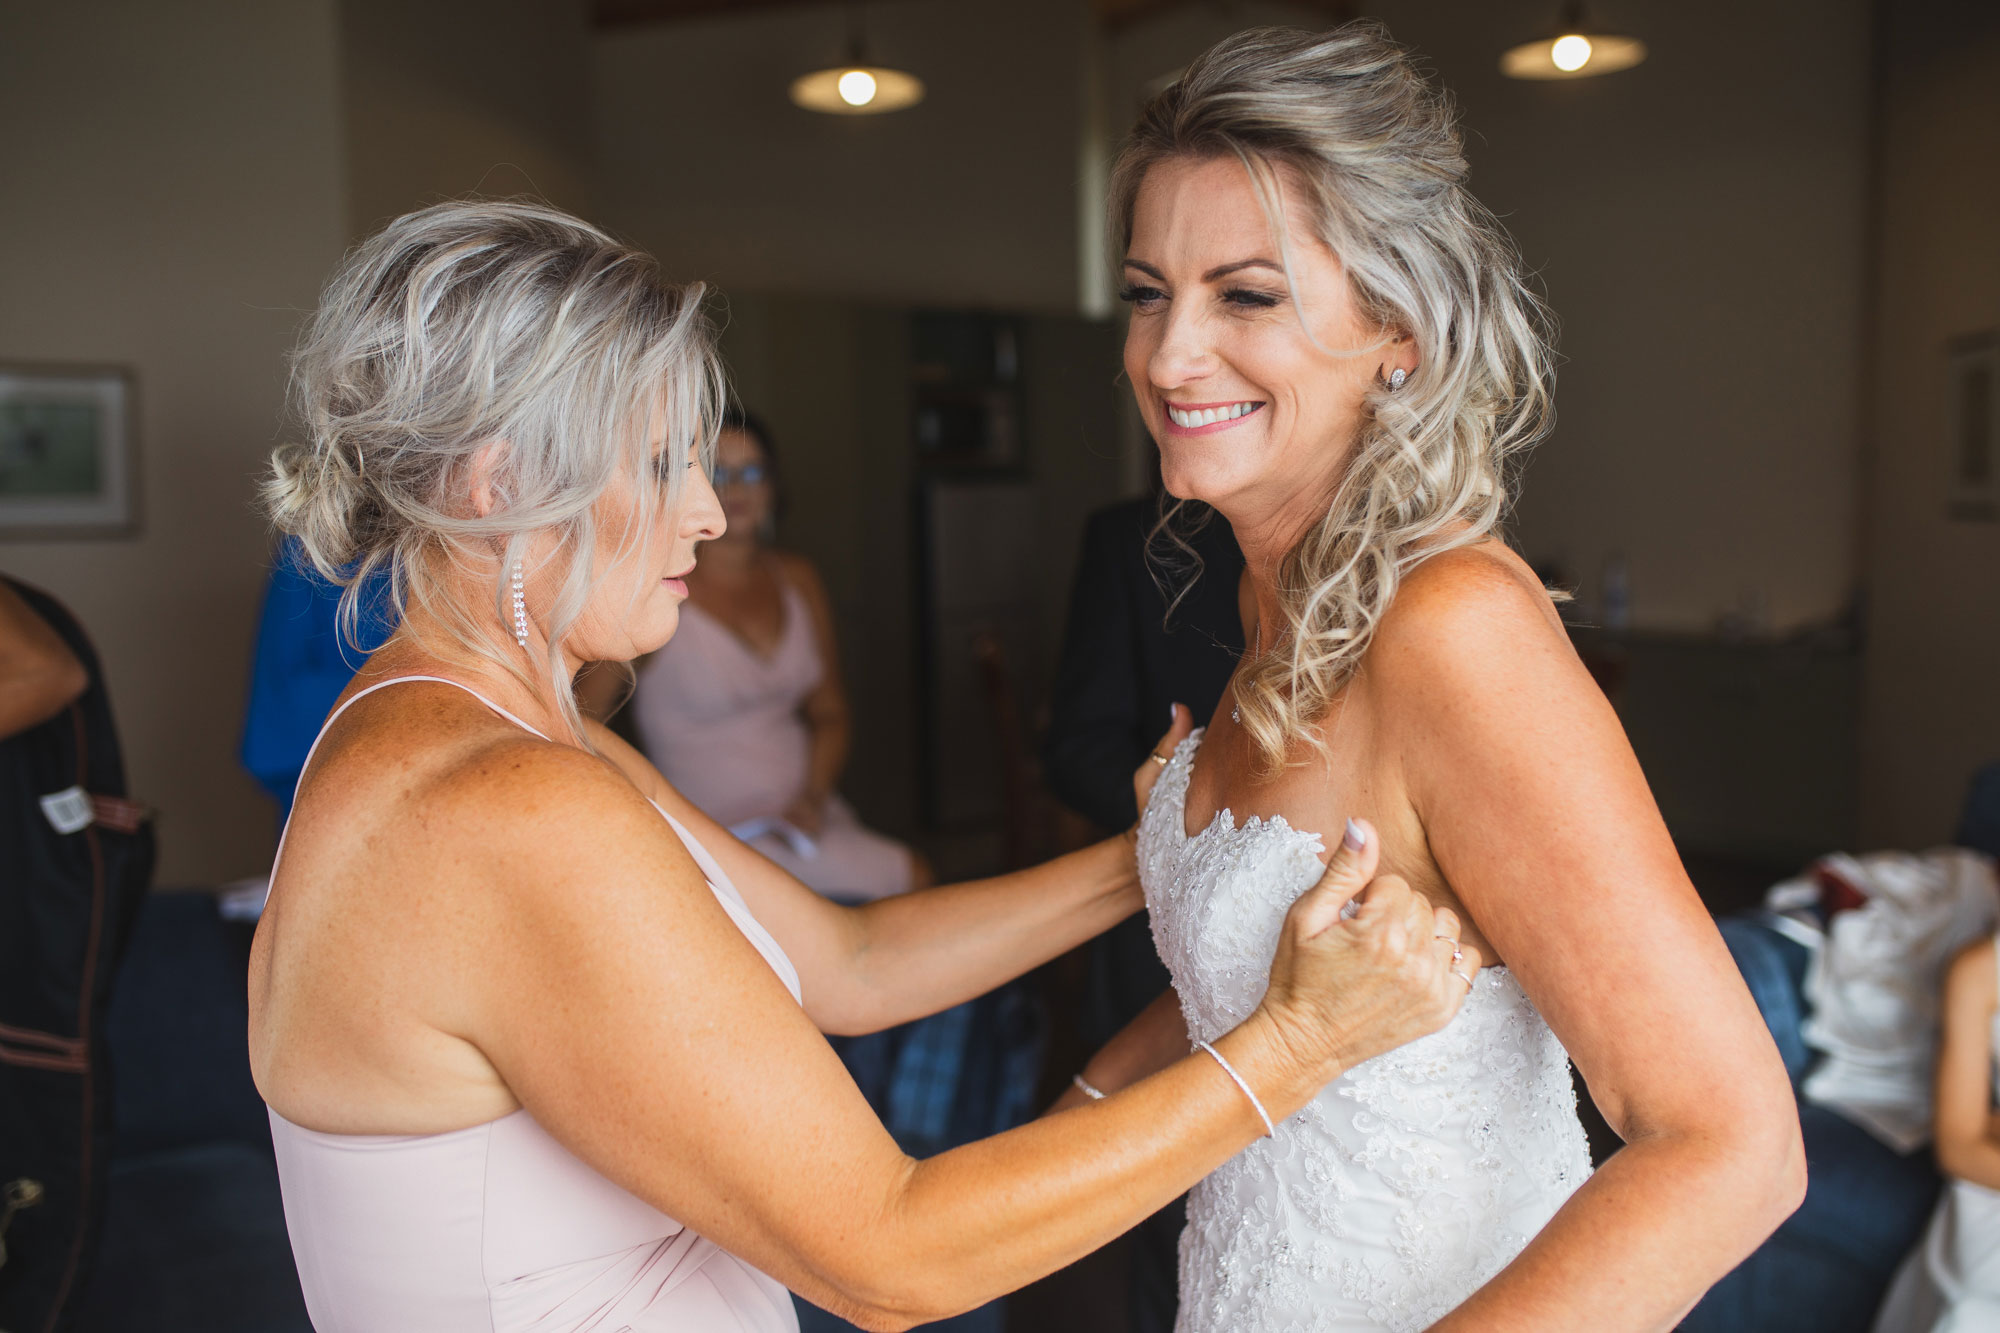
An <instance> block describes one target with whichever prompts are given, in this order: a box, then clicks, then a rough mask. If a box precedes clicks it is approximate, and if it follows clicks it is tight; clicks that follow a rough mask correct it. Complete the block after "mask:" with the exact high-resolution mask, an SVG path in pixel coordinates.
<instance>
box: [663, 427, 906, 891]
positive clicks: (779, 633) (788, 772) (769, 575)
mask: <svg viewBox="0 0 2000 1333" xmlns="http://www.w3.org/2000/svg"><path fill="white" fill-rule="evenodd" d="M715 494H716V498H717V499H718V500H720V501H721V502H722V512H723V516H724V518H725V519H726V520H727V526H726V527H725V529H724V530H723V534H722V535H721V536H720V537H718V538H716V539H715V540H714V541H712V542H707V543H705V544H704V545H703V546H702V549H701V562H700V563H699V564H698V565H696V566H695V570H694V573H692V574H690V575H689V576H688V581H687V584H688V600H687V602H686V604H684V605H683V606H682V607H681V624H680V629H679V631H678V632H677V633H676V634H675V635H674V638H673V642H671V643H669V644H668V645H667V646H666V647H665V648H662V649H661V650H660V651H659V652H657V653H654V654H653V655H652V656H650V657H646V658H643V659H641V661H640V662H639V663H638V664H637V680H636V683H635V685H634V688H633V692H632V702H631V704H630V708H631V710H632V722H633V725H634V727H635V728H636V729H637V731H638V734H639V741H640V748H642V749H643V750H644V751H645V753H646V757H647V758H648V759H650V760H652V761H653V763H654V764H656V765H658V767H659V770H660V773H661V775H662V776H663V777H665V778H666V780H667V781H668V782H670V783H672V784H673V786H674V788H675V790H677V791H679V792H680V793H681V795H683V796H685V797H687V798H688V799H689V800H690V801H693V802H694V803H695V804H696V805H697V806H699V807H701V809H702V810H703V811H704V812H705V813H707V814H708V815H710V816H711V817H713V818H714V819H715V820H716V821H717V822H718V823H722V824H727V825H729V826H730V827H731V828H732V829H733V830H735V831H736V832H737V833H738V835H739V836H741V837H742V838H743V840H744V841H745V842H748V843H749V844H750V845H751V846H752V847H754V848H756V849H757V850H758V851H759V852H761V853H763V854H764V855H765V856H767V857H769V858H770V859H771V860H772V861H775V862H776V863H777V864H778V865H780V866H782V867H784V869H786V870H787V871H789V872H791V874H792V875H794V876H795V877H797V878H798V880H799V881H800V882H801V883H803V884H805V885H806V886H807V887H808V888H811V889H815V890H817V891H818V892H820V893H823V894H826V895H827V896H829V897H832V898H838V899H840V900H842V901H844V902H861V901H866V900H868V899H871V898H880V897H883V896H884V895H887V894H891V893H901V892H903V891H904V890H906V889H912V888H922V887H923V886H924V885H925V884H927V883H929V882H930V872H929V868H928V867H927V866H926V865H925V863H924V862H923V860H922V858H921V857H919V856H917V855H916V853H914V852H913V851H911V849H910V848H908V847H905V846H904V845H903V844H901V843H899V842H895V841H893V840H892V839H889V838H885V837H883V836H882V835H881V834H879V833H872V832H870V831H869V830H868V829H866V828H863V827H862V825H861V821H860V820H858V819H856V818H855V816H854V811H853V810H851V809H849V808H848V805H847V802H846V801H844V800H842V799H841V798H840V795H839V793H838V792H837V791H835V790H834V784H835V782H837V781H838V780H839V777H840V770H841V769H842V767H844V766H845V765H846V763H847V751H848V742H849V736H850V732H851V727H850V723H849V712H848V707H847V691H846V690H845V689H844V688H843V687H842V685H841V679H840V656H839V651H838V648H837V646H836V643H835V639H834V630H833V615H832V612H831V609H830V608H829V607H828V605H827V597H826V588H825V586H824V585H823V584H822V583H821V582H820V577H819V571H817V570H815V569H814V568H813V566H812V562H810V561H809V560H807V559H806V558H805V557H803V556H799V555H794V554H792V553H791V552H789V551H782V550H779V549H777V548H776V547H775V546H773V545H772V544H771V533H772V528H773V526H774V524H775V522H776V519H777V514H778V509H779V506H780V502H781V499H782V496H783V492H782V490H781V483H780V476H779V472H778V458H777V451H776V449H775V448H774V447H773V445H772V442H771V434H770V431H768V430H767V429H766V428H765V427H764V425H763V423H762V422H761V421H759V420H757V419H756V418H755V417H753V416H750V415H748V414H746V413H744V412H742V411H741V410H738V409H732V410H731V411H729V412H728V413H727V414H726V415H725V416H724V418H723V423H722V431H721V433H720V434H719V435H718V436H717V438H716V444H715Z"/></svg>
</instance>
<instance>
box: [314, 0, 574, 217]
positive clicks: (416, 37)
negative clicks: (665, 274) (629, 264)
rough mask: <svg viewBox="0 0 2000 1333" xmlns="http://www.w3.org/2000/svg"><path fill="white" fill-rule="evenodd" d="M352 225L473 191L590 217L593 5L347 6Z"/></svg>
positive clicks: (343, 29) (466, 0)
mask: <svg viewBox="0 0 2000 1333" xmlns="http://www.w3.org/2000/svg"><path fill="white" fill-rule="evenodd" d="M339 9H340V33H341V54H342V60H341V99H342V110H343V113H344V115H345V125H346V135H347V192H348V230H349V235H350V238H351V239H355V240H359V239H360V238H361V237H363V236H366V235H367V234H368V233H369V232H372V231H374V230H375V229H377V228H378V227H380V226H381V225H382V224H383V223H384V222H387V221H388V220H389V219H391V218H394V217H397V216H400V215H401V214H403V213H406V212H408V211H409V210H411V209H413V208H417V207H420V206H422V205H424V204H430V203H435V202H437V201H438V200H440V199H445V198H451V197H455V196H458V195H464V194H473V193H478V194H487V195H517V194H529V195H536V196H539V197H541V198H544V199H547V200H549V201H551V202H553V203H555V204H557V205H559V206H561V207H563V208H567V209H571V210H573V211H576V212H580V213H583V214H585V215H588V214H589V213H590V211H591V202H592V198H591V196H592V190H591V180H590V177H591V165H590V97H589V92H588V81H589V68H588V49H589V36H588V31H587V28H586V23H585V5H584V0H422V3H410V0H340V3H339Z"/></svg>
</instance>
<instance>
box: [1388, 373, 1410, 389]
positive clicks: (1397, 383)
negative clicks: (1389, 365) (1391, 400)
mask: <svg viewBox="0 0 2000 1333" xmlns="http://www.w3.org/2000/svg"><path fill="white" fill-rule="evenodd" d="M1409 377H1410V372H1409V371H1407V370H1405V369H1403V368H1402V367H1401V366H1397V367H1396V368H1395V369H1394V370H1392V371H1390V372H1389V392H1391V393H1394V392H1395V391H1396V390H1398V389H1400V388H1402V387H1403V381H1404V380H1406V379H1408V378H1409Z"/></svg>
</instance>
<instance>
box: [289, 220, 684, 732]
mask: <svg viewBox="0 0 2000 1333" xmlns="http://www.w3.org/2000/svg"><path fill="white" fill-rule="evenodd" d="M714 342H715V339H714V331H713V329H712V327H711V325H710V323H709V321H708V319H707V317H706V315H705V314H704V312H703V289H702V287H701V286H700V285H699V284H694V285H690V286H685V287H683V286H676V285H674V284H672V283H669V282H667V281H665V280H664V279H663V278H662V276H661V274H660V269H659V265H658V264H657V263H656V262H655V261H654V260H653V258H652V257H651V256H650V255H647V254H646V253H645V252H643V251H641V250H638V249H635V248H633V247H632V246H629V245H625V244H623V243H621V242H619V241H616V240H614V239H612V238H611V237H610V236H608V235H606V234H605V233H604V232H602V231H599V230H598V229H597V228H595V227H593V226H591V225H590V224H589V223H586V222H583V221H581V220H580V219H577V218H574V217H571V216H569V215H568V214H566V213H563V212H560V211H558V210H556V209H554V208H550V207H548V206H547V205H544V204H539V203H533V202H524V201H515V200H479V199H468V200H458V201H455V202H451V203H444V204H438V205H436V206H435V207H432V208H426V209H423V210H421V211H418V212H415V213H410V214H407V215H405V216H403V217H400V218H397V219H396V220H395V221H394V222H392V223H390V224H389V225H388V226H387V227H385V228H383V229H382V231H380V232H379V233H377V234H376V235H374V236H372V237H370V238H369V239H368V240H366V241H365V242H363V243H362V244H361V245H360V246H359V247H357V248H356V249H355V250H354V251H353V252H352V253H350V254H349V255H348V256H347V258H346V259H345V261H344V262H343V263H342V264H341V266H340V267H339V269H338V270H336V271H335V273H334V275H333V277H332V278H331V279H330V280H329V281H328V283H327V286H326V290H325V291H324V293H322V295H321V298H320V303H319V308H318V310H317V311H316V312H315V313H314V314H313V316H312V319H311V321H310V322H309V323H308V325H307V326H306V329H305V331H304V333H303V335H302V337H301V339H300V342H299V345H298V348H297V350H296V351H295V352H294V353H293V356H292V384H291V389H292V400H293V405H294V409H295V412H296V416H297V418H298V422H299V425H300V427H301V430H302V434H303V436H304V438H303V439H302V440H299V441H297V442H294V443H287V444H284V445H281V446H280V447H279V448H278V449H277V450H276V451H275V452H274V453H273V454H272V456H271V472H270V475H269V477H268V478H267V479H266V480H265V481H264V483H263V487H262V490H263V497H264V502H265V505H266V507H267V508H268V511H269V513H270V515H271V518H272V521H273V522H274V524H275V525H276V526H277V527H278V528H279V530H281V531H283V532H286V533H289V534H291V535H292V536H295V537H296V538H298V541H299V545H300V547H301V549H302V550H303V553H304V556H305V558H306V560H307V561H308V562H310V563H311V565H312V566H313V567H314V568H315V569H316V570H317V571H318V572H319V573H320V574H321V575H322V576H323V577H325V578H327V579H328V580H330V581H331V582H333V583H335V584H337V585H340V586H341V587H343V588H344V589H345V591H344V593H343V594H342V597H341V608H340V621H341V626H342V631H343V633H344V634H345V636H346V637H347V639H348V640H349V641H350V642H352V641H353V639H354V630H355V626H356V625H357V623H358V616H359V610H358V600H357V599H358V594H359V590H360V588H361V587H362V586H363V585H364V584H365V583H366V582H367V581H368V580H369V579H370V578H371V577H373V576H374V575H375V574H377V573H378V572H386V573H387V575H388V579H389V588H390V598H391V601H392V603H393V606H394V609H395V615H396V618H397V620H398V621H399V622H402V623H404V624H405V626H407V624H408V619H407V614H408V612H409V610H410V609H411V608H412V607H421V608H422V610H423V611H424V613H425V620H426V622H427V623H428V624H432V625H436V626H438V627H440V629H441V630H442V632H443V633H444V634H445V635H446V636H447V637H448V638H449V639H451V640H452V641H453V642H454V643H455V644H456V645H457V646H458V647H459V648H461V649H464V650H467V651H469V652H472V653H474V654H476V655H478V656H480V657H484V658H486V659H487V660H489V661H491V662H494V663H496V664H498V665H499V666H501V667H502V668H504V669H505V670H507V671H509V672H510V673H512V674H513V675H514V676H515V677H516V678H517V679H519V680H521V681H522V683H523V684H525V685H527V686H528V687H529V688H530V689H532V690H535V691H536V693H537V694H542V695H545V696H548V697H552V698H553V700H554V702H555V703H556V705H557V707H558V710H559V711H560V712H561V714H562V715H563V717H564V718H565V719H566V720H567V721H568V723H569V724H570V727H571V730H572V732H573V734H574V735H576V736H577V737H578V738H579V739H581V737H582V734H583V733H582V729H581V724H580V721H579V718H578V713H577V708H576V697H575V693H574V691H573V688H572V681H571V678H570V672H569V666H568V663H567V662H566V661H565V660H564V659H563V656H562V651H561V644H562V641H563V636H564V635H565V634H566V633H567V632H568V631H569V630H570V628H571V627H572V626H573V625H574V624H575V623H576V620H577V618H578V616H579V615H581V614H582V612H583V610H584V608H585V606H586V605H587V603H588V602H589V601H590V598H591V595H592V593H593V591H594V590H595V588H596V586H597V583H598V581H599V580H600V579H601V578H602V577H603V571H601V570H600V569H599V568H598V567H597V565H598V536H599V534H598V527H599V519H598V515H597V513H596V505H597V501H598V500H599V499H600V498H601V497H602V496H603V495H604V494H605V493H606V491H607V490H609V489H610V488H611V487H612V485H613V484H614V482H615V481H616V480H617V479H618V477H619V476H620V474H621V473H622V474H623V475H624V476H625V477H626V478H627V479H629V481H630V484H631V488H632V494H633V495H634V496H635V497H636V502H635V503H634V504H633V506H632V507H631V510H630V513H629V517H628V518H627V520H626V523H625V525H624V530H623V531H622V532H621V533H620V534H619V537H618V544H617V547H616V555H614V557H613V559H612V560H611V561H610V562H609V563H613V564H615V563H616V560H617V559H618V558H622V557H623V555H624V554H626V553H627V552H629V551H634V550H637V549H639V548H640V547H641V546H643V544H644V542H645V541H646V539H647V537H648V536H649V535H650V532H651V530H652V525H653V524H654V522H655V521H656V520H658V519H659V517H660V516H661V515H662V514H665V513H670V512H671V511H672V510H673V509H674V508H675V507H676V505H677V503H678V501H679V498H680V494H681V486H682V483H683V479H684V477H685V473H686V468H687V464H688V463H689V462H690V460H695V461H699V462H700V463H701V464H702V465H703V466H704V467H706V466H709V465H710V464H711V463H712V461H713V454H714V446H715V435H716V431H717V427H718V424H719V421H720V417H721V409H722V404H723V401H724V392H723V376H722V369H721V363H720V361H719V360H718V358H717V356H716V353H715V347H714ZM662 412H664V413H665V417H666V420H665V421H664V423H662V421H661V419H660V418H661V413H662ZM662 424H664V426H665V429H666V436H667V443H666V449H665V451H664V453H662V454H661V455H660V457H659V458H658V459H657V460H656V459H655V458H654V457H653V455H652V453H651V451H650V447H649V446H650V441H651V439H652V438H653V431H654V430H655V429H656V428H658V427H659V426H661V425H662ZM482 469H483V472H482ZM475 476H478V477H480V479H481V480H483V481H484V483H485V485H486V486H487V488H488V489H489V491H490V493H491V495H492V497H493V504H492V505H491V507H490V510H489V512H488V513H486V514H483V515H482V514H480V513H478V512H477V510H476V509H475V507H474V505H473V502H472V490H473V486H474V481H475ZM543 533H552V534H553V535H554V536H555V538H556V540H555V542H554V543H553V547H552V550H551V551H550V552H549V553H547V554H545V555H544V556H543V557H541V564H540V565H539V566H536V565H530V566H529V567H527V568H526V569H524V573H525V574H526V576H527V578H528V580H529V582H530V585H531V587H534V588H537V589H541V588H542V587H543V586H544V585H545V584H546V582H547V581H546V580H544V581H540V582H538V581H536V580H535V577H534V576H535V575H536V574H537V573H538V572H541V570H542V569H544V568H549V569H552V570H553V572H554V573H555V575H556V578H555V579H554V581H553V582H554V592H553V595H552V596H550V595H546V594H541V595H538V596H537V597H536V598H535V601H534V602H531V603H530V605H529V610H530V613H531V615H532V617H533V619H534V620H535V622H536V623H537V624H538V625H539V626H540V628H541V629H542V630H543V632H544V634H545V635H546V651H545V652H544V653H543V654H542V655H541V656H540V658H539V659H535V658H532V657H531V655H530V653H528V652H524V651H523V650H522V649H521V648H520V646H519V645H518V644H517V643H516V642H515V640H514V634H513V629H512V621H513V606H512V571H513V570H514V569H515V568H516V567H517V566H519V565H521V564H522V563H523V562H525V561H528V560H529V555H528V551H529V546H530V544H531V541H532V539H533V538H534V537H535V536H537V535H538V534H543ZM468 571H470V572H473V573H474V574H476V575H477V576H478V577H480V578H482V579H485V580H487V586H488V589H489V591H490V593H491V601H490V602H488V601H486V599H484V598H481V599H480V600H479V601H478V602H476V603H474V604H471V605H467V604H465V602H464V601H463V600H462V598H460V597H459V596H457V595H455V594H454V593H453V592H452V591H451V590H450V585H451V583H452V582H453V581H455V580H454V579H453V577H452V576H453V575H454V574H456V575H457V576H459V577H460V578H462V577H463V575H465V574H466V573H467V572H468ZM536 603H541V604H536Z"/></svg>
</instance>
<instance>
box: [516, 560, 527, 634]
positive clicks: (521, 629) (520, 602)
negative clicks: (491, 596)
mask: <svg viewBox="0 0 2000 1333" xmlns="http://www.w3.org/2000/svg"><path fill="white" fill-rule="evenodd" d="M521 582H522V579H521V562H520V561H518V560H516V561H515V562H514V642H516V643H518V644H520V645H521V646H522V647H523V648H526V647H527V646H528V599H527V597H526V596H524V595H523V594H522V592H521Z"/></svg>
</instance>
